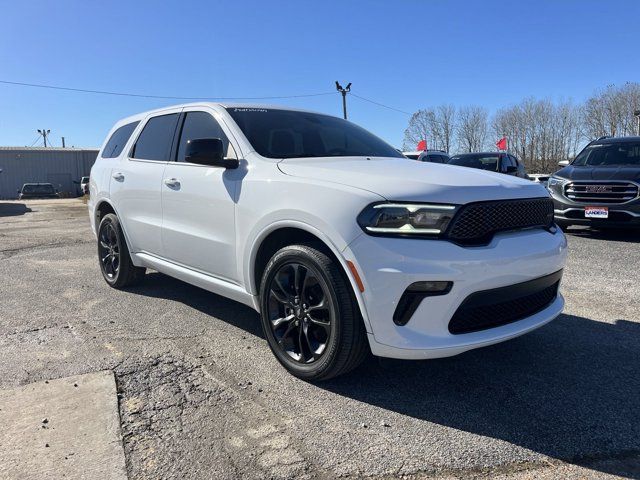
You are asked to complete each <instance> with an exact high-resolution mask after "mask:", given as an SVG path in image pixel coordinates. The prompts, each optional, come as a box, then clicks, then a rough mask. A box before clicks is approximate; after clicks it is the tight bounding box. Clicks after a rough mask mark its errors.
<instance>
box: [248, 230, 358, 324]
mask: <svg viewBox="0 0 640 480" xmlns="http://www.w3.org/2000/svg"><path fill="white" fill-rule="evenodd" d="M308 242H314V243H317V244H318V245H320V246H322V249H323V251H324V252H325V253H327V254H328V255H329V256H331V257H332V258H333V259H334V260H336V261H337V263H338V265H339V266H340V268H341V270H342V272H343V274H344V275H345V278H346V279H347V280H348V281H349V284H350V286H351V291H352V292H353V295H354V297H355V299H356V302H357V304H358V308H359V310H360V314H361V316H362V320H363V321H364V324H365V327H366V330H367V331H368V332H370V331H371V328H370V324H369V318H368V315H367V311H366V308H365V304H364V299H363V297H362V292H360V290H359V288H358V284H357V282H356V280H355V278H354V277H353V274H352V273H351V271H350V270H349V266H348V265H347V259H346V258H344V256H343V255H342V252H341V251H340V249H339V248H338V247H337V246H336V245H335V244H334V243H333V242H332V241H331V240H330V239H329V237H328V236H327V235H325V234H323V233H322V232H321V231H319V230H318V229H316V228H314V227H312V226H311V225H308V224H305V223H303V222H298V221H287V222H279V223H277V224H273V225H271V226H269V227H268V228H266V229H264V230H263V231H262V232H260V234H259V235H258V236H257V237H256V239H255V241H254V242H253V248H252V249H251V254H250V255H249V262H248V265H247V270H246V271H245V278H247V279H248V281H247V287H248V290H249V292H250V293H251V294H252V295H255V296H256V297H258V296H259V295H260V291H259V290H260V282H261V280H262V275H263V273H264V270H265V267H266V265H267V263H268V262H269V259H270V258H271V257H272V256H273V254H274V253H275V252H276V251H278V250H280V249H281V248H282V247H285V246H287V245H294V244H297V243H308ZM256 304H257V305H259V302H256Z"/></svg>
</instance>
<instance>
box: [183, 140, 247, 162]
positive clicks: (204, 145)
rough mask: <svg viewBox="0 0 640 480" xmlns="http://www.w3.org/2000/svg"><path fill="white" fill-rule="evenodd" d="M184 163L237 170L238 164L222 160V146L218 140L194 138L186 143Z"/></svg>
mask: <svg viewBox="0 0 640 480" xmlns="http://www.w3.org/2000/svg"><path fill="white" fill-rule="evenodd" d="M184 160H185V162H189V163H197V164H198V165H209V166H211V167H222V168H238V165H240V162H239V161H238V160H236V159H233V158H224V144H223V143H222V140H220V139H219V138H195V139H193V140H189V141H188V142H187V150H186V152H185V158H184Z"/></svg>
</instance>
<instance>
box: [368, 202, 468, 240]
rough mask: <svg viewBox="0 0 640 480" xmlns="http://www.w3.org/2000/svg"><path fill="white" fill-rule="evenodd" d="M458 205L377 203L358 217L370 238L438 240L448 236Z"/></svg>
mask: <svg viewBox="0 0 640 480" xmlns="http://www.w3.org/2000/svg"><path fill="white" fill-rule="evenodd" d="M457 209H458V207H457V206H456V205H438V204H426V203H424V204H423V203H374V204H372V205H369V206H368V207H367V208H365V209H364V210H363V211H362V212H361V213H360V215H358V224H359V225H360V227H362V229H363V230H364V231H365V232H366V233H368V234H370V235H406V236H431V237H436V236H438V235H440V234H442V233H444V232H445V231H446V229H447V225H449V222H450V221H451V219H452V218H453V216H454V215H455V213H456V211H457Z"/></svg>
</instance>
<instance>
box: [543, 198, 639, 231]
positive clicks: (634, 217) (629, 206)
mask: <svg viewBox="0 0 640 480" xmlns="http://www.w3.org/2000/svg"><path fill="white" fill-rule="evenodd" d="M551 198H552V199H553V208H554V217H555V219H556V221H557V222H558V223H561V224H565V225H569V224H571V225H590V226H593V227H614V228H618V227H640V199H639V200H635V201H633V202H628V203H621V204H607V203H605V204H597V203H594V204H593V205H591V204H590V205H585V204H582V203H576V202H572V201H571V200H567V199H566V198H564V197H560V196H557V195H552V196H551ZM585 206H592V207H607V208H608V209H609V218H586V217H585V216H584V207H585Z"/></svg>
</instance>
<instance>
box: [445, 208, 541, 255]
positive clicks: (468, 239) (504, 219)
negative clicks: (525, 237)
mask: <svg viewBox="0 0 640 480" xmlns="http://www.w3.org/2000/svg"><path fill="white" fill-rule="evenodd" d="M552 225H553V201H552V200H551V199H550V198H528V199H523V200H499V201H492V202H478V203H470V204H468V205H464V206H463V207H462V208H461V209H460V211H459V212H458V214H457V215H456V216H455V217H454V218H453V220H452V221H451V225H450V226H449V229H448V230H447V237H448V238H449V239H451V240H452V241H454V242H456V243H460V244H466V245H474V244H475V245H482V244H486V243H489V242H490V241H491V238H492V237H493V234H494V233H496V232H499V231H503V230H518V229H523V228H532V227H543V228H550V227H551V226H552Z"/></svg>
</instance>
